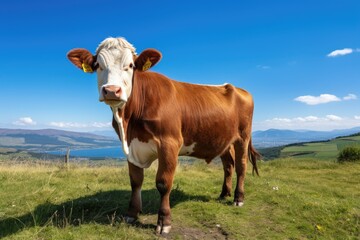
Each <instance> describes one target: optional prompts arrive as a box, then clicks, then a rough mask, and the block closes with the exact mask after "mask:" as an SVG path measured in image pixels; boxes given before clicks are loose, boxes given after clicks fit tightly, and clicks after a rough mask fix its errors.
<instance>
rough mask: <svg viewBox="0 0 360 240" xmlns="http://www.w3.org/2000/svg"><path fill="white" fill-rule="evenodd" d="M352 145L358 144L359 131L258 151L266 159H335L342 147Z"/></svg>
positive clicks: (359, 143)
mask: <svg viewBox="0 0 360 240" xmlns="http://www.w3.org/2000/svg"><path fill="white" fill-rule="evenodd" d="M352 145H357V146H360V133H357V134H352V135H349V136H343V137H337V138H334V139H331V140H327V141H318V142H304V143H295V144H289V145H286V146H280V147H273V148H266V149H260V152H261V153H262V154H263V155H264V156H265V158H267V159H273V158H278V157H292V158H306V157H311V158H313V159H317V160H336V158H337V156H338V154H339V152H340V151H341V150H342V149H344V148H345V147H346V146H352Z"/></svg>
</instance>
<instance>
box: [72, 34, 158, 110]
mask: <svg viewBox="0 0 360 240" xmlns="http://www.w3.org/2000/svg"><path fill="white" fill-rule="evenodd" d="M67 57H68V58H69V60H70V61H71V62H72V63H73V64H74V65H75V66H77V67H78V68H80V69H81V70H83V71H84V72H87V73H92V72H95V71H96V72H97V78H98V89H99V100H100V101H102V102H105V103H106V104H108V105H110V106H111V107H112V108H113V109H114V108H120V109H122V108H123V107H124V106H125V104H126V102H127V101H128V99H129V97H130V95H131V92H132V84H133V83H132V82H133V76H134V72H135V71H146V70H148V69H149V68H150V67H152V66H154V65H155V64H156V63H157V62H159V61H160V59H161V53H160V52H159V51H157V50H155V49H147V50H145V51H143V52H142V53H141V54H140V55H139V56H137V55H136V52H135V48H134V47H133V45H131V44H130V43H129V42H127V41H126V40H125V39H124V38H107V39H105V40H104V41H102V42H101V43H100V45H99V46H98V48H97V49H96V55H95V56H94V55H92V54H91V53H90V51H88V50H87V49H83V48H77V49H73V50H71V51H70V52H69V53H68V54H67Z"/></svg>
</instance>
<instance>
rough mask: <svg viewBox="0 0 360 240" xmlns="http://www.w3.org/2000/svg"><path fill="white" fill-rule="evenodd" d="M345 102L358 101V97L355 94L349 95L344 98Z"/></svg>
mask: <svg viewBox="0 0 360 240" xmlns="http://www.w3.org/2000/svg"><path fill="white" fill-rule="evenodd" d="M343 99H344V100H356V99H357V96H356V95H355V94H352V93H349V94H348V95H347V96H345V97H343Z"/></svg>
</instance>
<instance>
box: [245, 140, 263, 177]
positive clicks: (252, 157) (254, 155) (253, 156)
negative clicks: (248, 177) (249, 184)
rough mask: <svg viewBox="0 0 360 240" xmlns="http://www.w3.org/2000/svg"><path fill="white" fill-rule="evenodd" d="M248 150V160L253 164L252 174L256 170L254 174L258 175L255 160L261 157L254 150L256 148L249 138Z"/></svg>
mask: <svg viewBox="0 0 360 240" xmlns="http://www.w3.org/2000/svg"><path fill="white" fill-rule="evenodd" d="M248 150H249V160H250V162H251V164H252V165H253V169H252V174H253V175H254V172H256V174H257V175H258V176H259V171H258V168H257V164H256V161H257V160H258V159H260V158H261V155H260V153H258V152H257V151H256V149H255V148H254V146H253V145H252V142H251V140H250V143H249V148H248Z"/></svg>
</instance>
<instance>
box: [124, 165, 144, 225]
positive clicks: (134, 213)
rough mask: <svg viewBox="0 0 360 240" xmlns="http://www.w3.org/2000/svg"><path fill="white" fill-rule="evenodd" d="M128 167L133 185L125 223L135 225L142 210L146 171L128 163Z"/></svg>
mask: <svg viewBox="0 0 360 240" xmlns="http://www.w3.org/2000/svg"><path fill="white" fill-rule="evenodd" d="M128 165H129V175H130V183H131V199H130V203H129V209H128V212H127V215H126V216H125V221H126V222H127V223H133V222H134V221H135V220H137V218H138V216H139V213H140V212H141V210H142V202H141V186H142V183H143V180H144V169H142V168H139V167H137V166H135V165H134V164H132V163H130V162H128Z"/></svg>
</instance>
